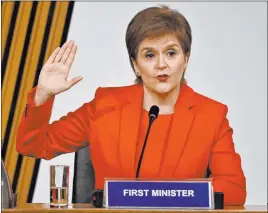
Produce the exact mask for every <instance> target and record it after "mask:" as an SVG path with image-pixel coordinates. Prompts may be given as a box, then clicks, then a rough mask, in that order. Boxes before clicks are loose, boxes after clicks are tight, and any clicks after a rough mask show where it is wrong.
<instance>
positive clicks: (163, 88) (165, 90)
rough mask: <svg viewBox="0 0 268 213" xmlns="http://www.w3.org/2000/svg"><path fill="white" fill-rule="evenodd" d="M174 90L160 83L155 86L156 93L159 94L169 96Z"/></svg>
mask: <svg viewBox="0 0 268 213" xmlns="http://www.w3.org/2000/svg"><path fill="white" fill-rule="evenodd" d="M172 89H173V88H172V86H171V85H170V84H167V83H160V84H157V85H156V86H155V92H156V93H158V94H168V93H169V92H171V91H172Z"/></svg>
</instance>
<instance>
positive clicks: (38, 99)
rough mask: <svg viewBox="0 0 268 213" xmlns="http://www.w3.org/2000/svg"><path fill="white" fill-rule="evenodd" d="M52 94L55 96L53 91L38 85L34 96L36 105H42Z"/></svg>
mask: <svg viewBox="0 0 268 213" xmlns="http://www.w3.org/2000/svg"><path fill="white" fill-rule="evenodd" d="M52 96H53V94H52V93H49V92H46V91H45V90H44V89H42V88H40V87H38V86H37V88H36V92H35V96H34V103H35V106H39V105H42V104H43V103H45V102H46V101H47V100H48V99H49V98H51V97H52Z"/></svg>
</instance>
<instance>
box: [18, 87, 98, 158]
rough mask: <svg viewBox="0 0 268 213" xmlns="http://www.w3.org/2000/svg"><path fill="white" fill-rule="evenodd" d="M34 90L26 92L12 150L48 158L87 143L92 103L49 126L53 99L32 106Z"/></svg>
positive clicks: (68, 151)
mask: <svg viewBox="0 0 268 213" xmlns="http://www.w3.org/2000/svg"><path fill="white" fill-rule="evenodd" d="M35 91H36V88H34V89H33V90H32V91H30V92H29V94H28V98H27V105H26V108H25V111H24V113H23V115H22V117H21V121H20V124H19V128H18V132H17V139H16V148H17V151H18V152H19V153H20V154H22V155H25V156H29V157H34V158H43V159H47V160H49V159H52V158H54V157H56V156H58V155H60V154H63V153H70V152H75V151H77V150H79V149H81V148H83V147H85V146H86V145H87V144H88V135H89V132H90V131H91V122H92V119H93V105H94V100H93V101H91V102H89V103H86V104H84V105H83V106H81V107H80V108H78V109H77V110H75V111H74V112H69V113H68V114H67V115H66V116H63V117H61V118H60V119H59V120H57V121H54V122H53V123H51V124H49V120H50V116H51V111H52V105H53V101H54V97H52V98H50V99H49V100H47V101H46V102H45V103H44V104H42V105H40V106H35V104H34V96H35Z"/></svg>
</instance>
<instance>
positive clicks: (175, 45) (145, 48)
mask: <svg viewBox="0 0 268 213" xmlns="http://www.w3.org/2000/svg"><path fill="white" fill-rule="evenodd" d="M171 47H177V48H180V47H179V46H178V45H177V44H169V45H167V46H166V47H165V48H164V49H168V48H171ZM153 49H154V48H153V47H144V48H143V49H142V50H141V52H143V51H144V50H153Z"/></svg>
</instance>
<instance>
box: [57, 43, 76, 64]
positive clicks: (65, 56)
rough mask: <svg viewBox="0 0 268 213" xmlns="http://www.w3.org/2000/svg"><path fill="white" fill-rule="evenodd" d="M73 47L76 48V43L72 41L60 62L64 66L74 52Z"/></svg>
mask: <svg viewBox="0 0 268 213" xmlns="http://www.w3.org/2000/svg"><path fill="white" fill-rule="evenodd" d="M73 46H74V41H70V42H69V44H68V46H67V48H66V50H65V52H64V53H63V55H62V57H61V59H60V61H59V62H60V63H62V64H64V63H65V62H66V60H67V59H68V58H69V55H70V54H71V52H72V49H73Z"/></svg>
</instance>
